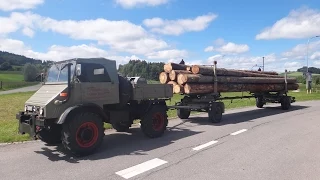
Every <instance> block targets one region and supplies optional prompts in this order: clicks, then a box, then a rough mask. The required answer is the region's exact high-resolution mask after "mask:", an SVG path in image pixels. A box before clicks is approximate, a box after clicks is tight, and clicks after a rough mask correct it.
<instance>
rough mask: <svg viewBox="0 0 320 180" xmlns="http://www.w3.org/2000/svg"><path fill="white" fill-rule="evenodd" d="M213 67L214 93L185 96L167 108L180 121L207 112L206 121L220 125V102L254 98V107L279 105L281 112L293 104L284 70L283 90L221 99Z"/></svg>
mask: <svg viewBox="0 0 320 180" xmlns="http://www.w3.org/2000/svg"><path fill="white" fill-rule="evenodd" d="M212 67H213V77H214V78H213V79H214V81H213V83H214V92H213V93H207V94H185V95H184V97H183V98H182V99H181V101H180V102H177V103H176V105H175V106H169V108H170V109H177V116H178V117H179V118H180V119H188V118H189V116H190V113H191V111H197V112H207V113H208V120H209V121H210V122H212V123H220V122H221V120H222V114H223V113H224V112H225V105H224V103H223V102H222V100H233V99H245V98H255V100H256V106H257V107H258V108H263V106H264V105H265V104H266V103H280V104H281V108H282V109H283V110H288V109H289V108H290V107H291V103H293V102H295V97H291V96H288V94H287V93H288V88H287V70H285V77H284V82H285V84H284V87H285V88H284V89H283V90H280V91H260V92H249V94H250V95H249V96H234V97H222V96H221V93H220V92H218V91H217V89H218V87H219V85H218V81H217V79H218V78H217V73H216V69H217V62H216V61H214V65H213V66H212Z"/></svg>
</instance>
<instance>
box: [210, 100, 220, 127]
mask: <svg viewBox="0 0 320 180" xmlns="http://www.w3.org/2000/svg"><path fill="white" fill-rule="evenodd" d="M222 113H223V108H222V105H221V104H220V103H212V104H210V105H209V111H208V117H209V121H210V122H212V123H220V122H221V120H222Z"/></svg>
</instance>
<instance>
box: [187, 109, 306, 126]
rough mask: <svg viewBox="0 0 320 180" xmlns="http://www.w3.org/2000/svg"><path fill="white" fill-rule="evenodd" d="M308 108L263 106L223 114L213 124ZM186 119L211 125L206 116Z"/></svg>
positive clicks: (224, 123)
mask: <svg viewBox="0 0 320 180" xmlns="http://www.w3.org/2000/svg"><path fill="white" fill-rule="evenodd" d="M305 108H308V106H298V105H296V106H292V107H291V108H290V109H289V110H282V109H281V107H265V108H262V109H255V110H248V111H242V112H236V113H230V114H223V116H222V122H220V123H216V124H214V125H215V126H223V125H226V124H238V123H242V122H251V121H255V120H256V119H258V118H263V117H268V116H273V115H277V114H283V113H288V112H292V111H297V110H301V109H305ZM187 121H189V122H190V123H196V124H201V125H209V124H210V125H212V123H211V122H209V121H208V118H207V116H205V117H190V118H189V119H188V120H187Z"/></svg>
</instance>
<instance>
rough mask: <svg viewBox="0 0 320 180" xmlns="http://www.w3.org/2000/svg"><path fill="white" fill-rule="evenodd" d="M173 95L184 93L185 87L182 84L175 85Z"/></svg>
mask: <svg viewBox="0 0 320 180" xmlns="http://www.w3.org/2000/svg"><path fill="white" fill-rule="evenodd" d="M173 93H175V94H180V93H184V87H183V86H182V85H180V84H176V85H174V86H173Z"/></svg>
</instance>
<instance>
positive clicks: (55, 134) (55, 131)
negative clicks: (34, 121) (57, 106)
mask: <svg viewBox="0 0 320 180" xmlns="http://www.w3.org/2000/svg"><path fill="white" fill-rule="evenodd" d="M38 138H39V139H40V140H41V141H43V142H45V143H46V144H47V145H56V144H60V143H61V126H59V125H53V126H51V127H50V129H42V130H41V131H40V132H39V133H38Z"/></svg>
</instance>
